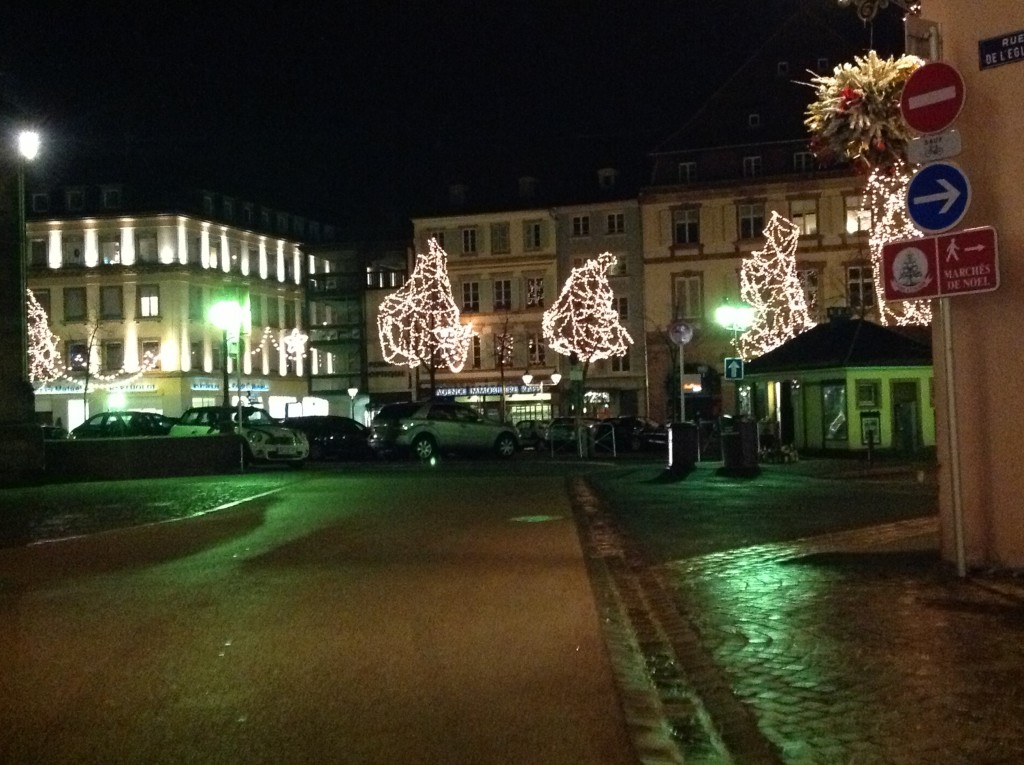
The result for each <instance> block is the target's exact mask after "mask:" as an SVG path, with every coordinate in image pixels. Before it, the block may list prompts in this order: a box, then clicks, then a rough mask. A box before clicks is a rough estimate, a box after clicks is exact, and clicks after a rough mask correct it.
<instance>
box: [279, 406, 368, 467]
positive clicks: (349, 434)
mask: <svg viewBox="0 0 1024 765" xmlns="http://www.w3.org/2000/svg"><path fill="white" fill-rule="evenodd" d="M283 424H284V425H286V426H287V427H289V428H292V429H293V430H300V431H302V432H303V433H305V434H306V439H307V440H308V441H309V458H310V459H311V460H336V459H369V458H370V457H373V456H374V453H373V450H372V449H371V448H370V445H369V439H370V429H369V428H367V427H366V426H365V425H361V424H360V423H358V422H356V421H355V420H353V419H351V418H349V417H341V416H339V415H333V414H325V415H308V416H305V417H289V418H287V419H286V420H284V423H283Z"/></svg>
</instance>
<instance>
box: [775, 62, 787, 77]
mask: <svg viewBox="0 0 1024 765" xmlns="http://www.w3.org/2000/svg"><path fill="white" fill-rule="evenodd" d="M775 74H776V75H778V76H779V77H787V76H789V62H788V61H780V62H779V63H777V64H776V65H775Z"/></svg>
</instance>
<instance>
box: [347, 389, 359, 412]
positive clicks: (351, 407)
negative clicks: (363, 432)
mask: <svg viewBox="0 0 1024 765" xmlns="http://www.w3.org/2000/svg"><path fill="white" fill-rule="evenodd" d="M357 393H359V388H357V387H355V386H354V385H353V386H352V387H351V388H349V389H348V416H349V417H350V418H351V419H353V420H354V419H355V418H356V394H357Z"/></svg>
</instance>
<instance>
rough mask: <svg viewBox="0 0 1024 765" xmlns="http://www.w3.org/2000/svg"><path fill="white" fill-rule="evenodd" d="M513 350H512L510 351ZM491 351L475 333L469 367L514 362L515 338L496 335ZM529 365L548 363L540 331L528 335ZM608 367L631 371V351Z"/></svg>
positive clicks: (467, 361)
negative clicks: (485, 347)
mask: <svg viewBox="0 0 1024 765" xmlns="http://www.w3.org/2000/svg"><path fill="white" fill-rule="evenodd" d="M510 350H511V352H509V351H510ZM489 351H490V353H487V352H486V351H485V349H484V343H483V341H482V340H481V338H480V336H479V335H474V336H473V339H472V342H471V343H470V346H469V353H468V354H467V356H466V368H467V369H485V368H486V369H496V368H498V367H499V366H501V365H503V364H505V365H511V364H514V363H515V362H514V360H513V358H512V357H513V355H514V352H515V342H514V339H511V340H509V339H506V337H505V336H504V335H494V336H493V339H492V341H491V343H490V348H489ZM526 357H527V363H526V366H527V367H534V368H536V367H543V366H544V365H545V364H546V363H547V354H546V347H545V345H544V339H543V337H541V335H540V334H538V333H532V334H529V335H527V337H526ZM606 363H607V364H608V369H609V370H610V371H612V372H629V371H630V369H631V364H630V357H629V352H628V351H627V353H626V355H624V356H613V357H612V358H611V359H609V360H608V361H607V362H606Z"/></svg>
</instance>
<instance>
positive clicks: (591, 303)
mask: <svg viewBox="0 0 1024 765" xmlns="http://www.w3.org/2000/svg"><path fill="white" fill-rule="evenodd" d="M613 265H615V256H614V255H612V254H611V253H610V252H606V253H604V254H603V255H599V256H598V257H596V258H592V259H590V260H588V261H587V262H586V263H584V264H583V265H582V266H579V267H578V268H574V269H573V270H572V273H570V274H569V278H568V279H566V280H565V284H564V285H563V286H562V292H561V294H559V296H558V299H557V300H555V302H554V304H553V305H552V306H551V307H550V308H549V309H548V310H546V311H545V312H544V319H543V324H542V330H543V333H544V339H545V340H546V341H547V344H548V346H549V347H550V348H551V350H553V351H554V352H555V353H560V354H562V355H563V356H569V357H570V358H576V359H578V360H579V361H580V362H582V364H583V374H582V378H581V381H580V387H581V390H582V387H583V382H584V381H585V380H586V375H587V368H588V367H589V366H590V362H592V361H598V360H600V359H607V358H611V357H612V356H625V355H626V352H627V350H628V346H629V345H631V344H632V343H633V338H632V337H630V335H629V333H628V332H627V331H626V329H625V327H623V326H622V325H621V324H620V323H619V313H618V311H616V310H615V306H614V302H613V301H614V299H615V293H614V292H612V288H611V285H609V284H608V270H609V269H610V268H611V267H612V266H613ZM577 406H578V409H577V415H580V414H582V402H577Z"/></svg>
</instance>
